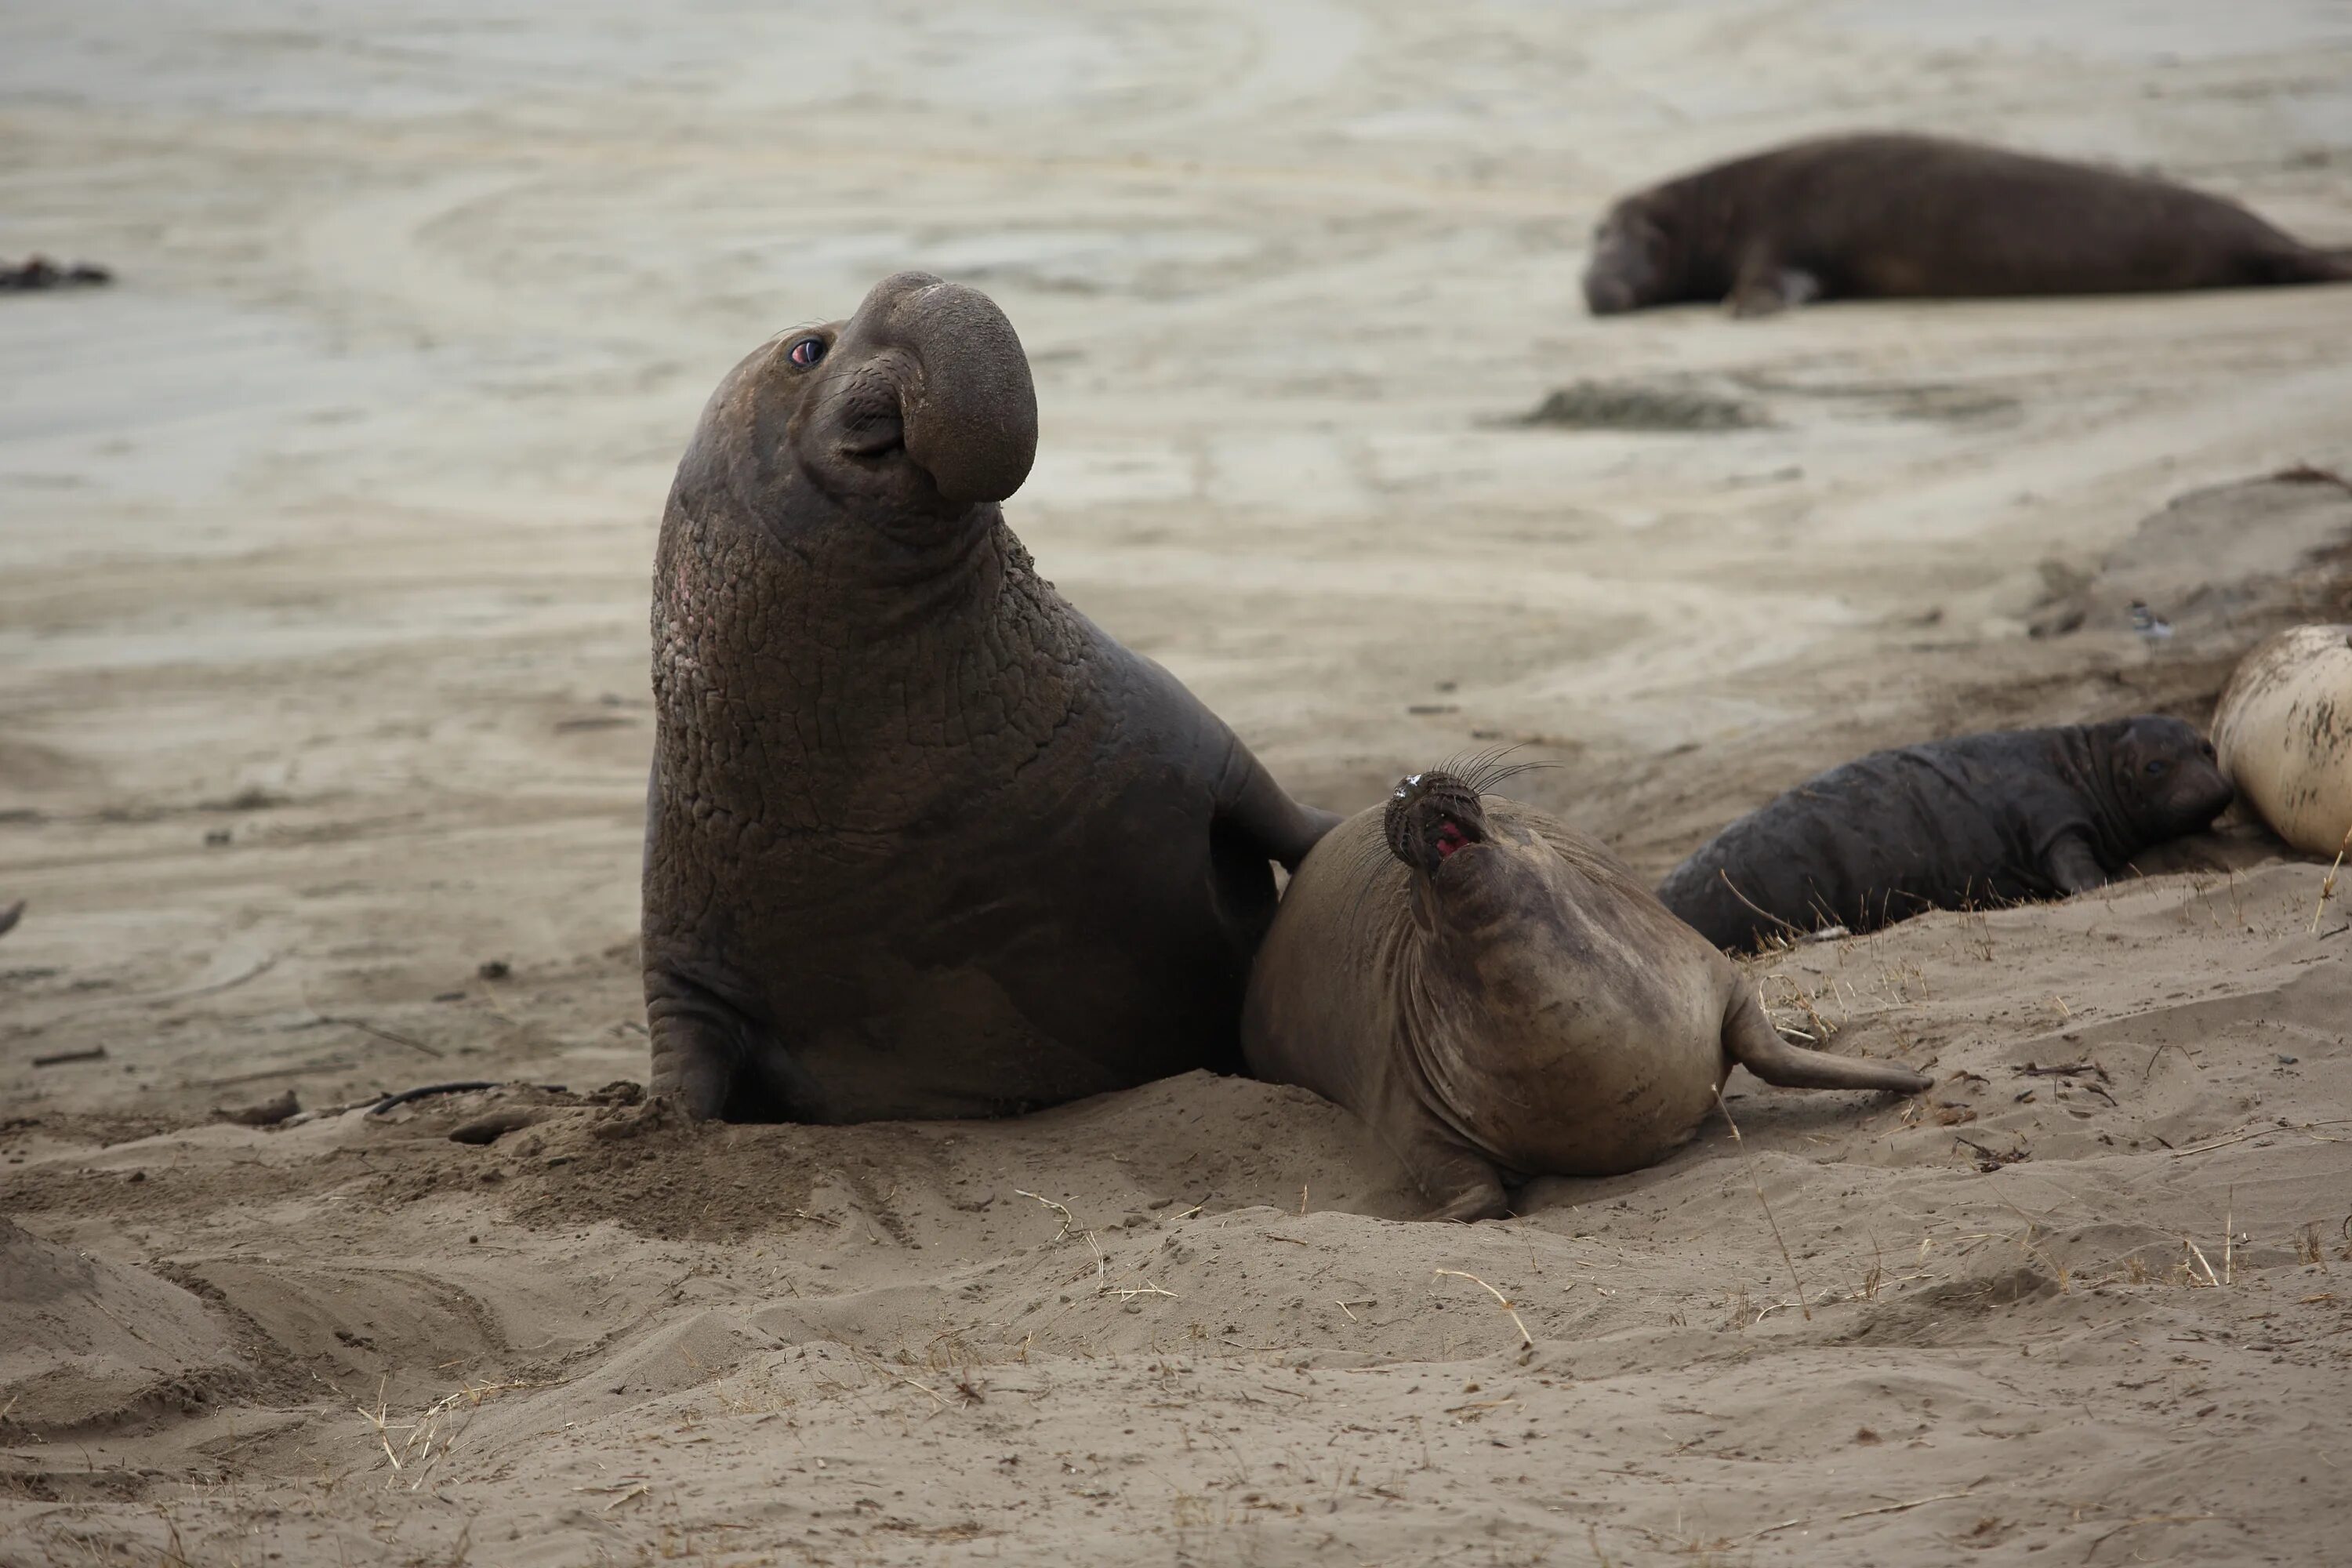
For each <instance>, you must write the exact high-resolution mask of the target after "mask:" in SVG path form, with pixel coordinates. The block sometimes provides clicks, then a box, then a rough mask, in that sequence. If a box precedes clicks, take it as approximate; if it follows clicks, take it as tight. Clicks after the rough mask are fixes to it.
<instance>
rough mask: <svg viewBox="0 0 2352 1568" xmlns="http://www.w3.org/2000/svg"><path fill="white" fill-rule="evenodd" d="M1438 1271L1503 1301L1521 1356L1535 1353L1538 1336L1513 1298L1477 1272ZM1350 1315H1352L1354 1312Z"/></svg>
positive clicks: (1455, 1269)
mask: <svg viewBox="0 0 2352 1568" xmlns="http://www.w3.org/2000/svg"><path fill="white" fill-rule="evenodd" d="M1436 1272H1437V1273H1439V1274H1441V1275H1444V1276H1445V1277H1447V1278H1449V1279H1467V1280H1468V1281H1470V1283H1472V1284H1473V1285H1475V1286H1476V1287H1478V1289H1481V1290H1484V1291H1485V1292H1486V1294H1487V1295H1489V1296H1492V1297H1493V1298H1495V1300H1497V1301H1499V1302H1501V1303H1502V1305H1503V1310H1504V1311H1506V1312H1508V1313H1509V1314H1510V1315H1511V1326H1512V1327H1513V1328H1516V1329H1517V1330H1518V1331H1519V1355H1520V1358H1521V1359H1522V1360H1524V1359H1525V1358H1526V1357H1528V1356H1530V1355H1533V1354H1534V1353H1535V1348H1536V1337H1535V1335H1533V1334H1531V1333H1529V1332H1528V1325H1527V1323H1526V1322H1525V1321H1522V1320H1521V1318H1520V1317H1519V1310H1518V1308H1517V1306H1516V1305H1514V1304H1513V1303H1512V1300H1511V1299H1510V1298H1509V1297H1508V1296H1506V1295H1504V1294H1503V1293H1502V1292H1501V1291H1500V1290H1497V1289H1495V1288H1494V1287H1493V1286H1492V1285H1489V1284H1487V1283H1486V1281H1485V1280H1484V1279H1479V1278H1478V1277H1477V1276H1476V1275H1475V1274H1467V1273H1465V1272H1463V1271H1462V1270H1461V1269H1459V1268H1440V1269H1438V1270H1436ZM1350 1315H1351V1316H1352V1315H1353V1314H1350Z"/></svg>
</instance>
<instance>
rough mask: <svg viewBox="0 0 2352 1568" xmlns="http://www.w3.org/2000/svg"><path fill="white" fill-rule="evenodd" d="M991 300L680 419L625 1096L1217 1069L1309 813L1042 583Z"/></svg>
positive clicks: (929, 1102) (903, 1097) (731, 1114)
mask: <svg viewBox="0 0 2352 1568" xmlns="http://www.w3.org/2000/svg"><path fill="white" fill-rule="evenodd" d="M1036 441H1037V410H1036V400H1035V396H1034V391H1033V389H1032V386H1031V384H1030V378H1029V363H1028V360H1027V358H1026V357H1025V356H1024V353H1023V352H1022V348H1021V343H1020V340H1019V339H1018V338H1017V337H1016V336H1014V334H1013V327H1012V323H1010V322H1009V321H1006V320H1005V319H1004V316H1003V312H1001V311H1000V310H997V308H996V306H995V305H994V304H993V303H992V302H991V301H990V300H988V299H987V297H986V296H984V295H982V294H979V293H976V292H974V291H973V290H971V289H965V288H961V287H959V286H957V285H954V284H950V283H942V282H940V280H939V279H935V278H929V277H926V276H924V275H922V274H920V273H901V274H899V275H898V276H897V277H893V278H889V279H885V280H884V281H882V282H881V283H879V284H877V285H876V286H875V289H874V290H873V292H872V293H870V294H868V295H867V296H866V301H865V303H864V304H862V305H860V306H859V307H858V310H857V313H856V315H855V316H853V317H851V318H850V320H849V321H847V322H846V323H837V324H835V325H831V326H825V327H818V328H813V329H809V330H807V331H794V332H788V333H786V334H784V335H783V336H782V337H779V338H777V339H776V340H774V341H773V342H770V343H768V344H767V345H765V346H764V347H762V348H760V349H758V350H756V351H755V352H753V353H751V356H750V357H748V358H747V359H745V360H744V361H743V362H742V363H740V364H739V365H737V366H736V367H735V369H734V370H733V371H732V372H731V373H730V374H729V375H728V376H727V378H726V380H725V381H723V382H722V383H720V384H719V390H718V391H717V392H716V393H714V394H713V395H712V396H711V399H710V402H709V406H708V407H706V408H705V410H704V411H703V416H702V420H701V424H700V426H699V427H698V429H697V430H696V432H695V435H694V439H693V441H692V444H691V445H690V446H689V447H688V449H687V453H686V456H685V458H684V460H683V461H681V462H680V463H679V465H678V470H677V482H676V484H675V486H674V487H673V489H671V491H670V499H669V506H668V510H667V513H666V514H665V516H664V518H663V520H662V531H661V541H660V544H659V547H658V550H657V552H656V576H655V585H654V612H653V636H654V666H653V677H654V694H655V700H656V726H657V728H656V742H655V761H654V769H653V779H652V786H651V794H650V798H649V801H648V822H647V827H646V860H645V923H644V942H645V974H646V1013H647V1016H648V1021H649V1023H650V1026H651V1029H652V1035H653V1087H654V1089H656V1091H668V1092H675V1093H677V1094H679V1095H681V1096H683V1098H684V1100H685V1103H686V1105H687V1107H688V1110H690V1111H692V1112H693V1113H694V1114H696V1115H698V1116H706V1117H708V1116H724V1117H727V1118H730V1119H739V1120H771V1121H772V1120H793V1121H862V1120H867V1119H872V1118H882V1117H948V1116H971V1115H987V1114H994V1113H1001V1112H1007V1111H1013V1110H1024V1109H1026V1108H1030V1107H1034V1106H1039V1105H1045V1104H1048V1103H1052V1102H1055V1101H1059V1100H1071V1099H1075V1098H1076V1097H1079V1096H1082V1095H1088V1094H1095V1093H1098V1092H1101V1091H1103V1090H1107V1089H1118V1088H1123V1087H1127V1086H1129V1085H1132V1084H1136V1083H1139V1082H1142V1081H1144V1080H1147V1079H1152V1078H1157V1077H1161V1076H1164V1075H1166V1074H1170V1073H1174V1072H1180V1071H1183V1070H1186V1069H1188V1068H1203V1067H1205V1068H1218V1069H1221V1070H1228V1071H1230V1070H1234V1069H1237V1068H1238V1067H1239V1066H1240V1044H1239V1037H1238V1032H1239V1026H1240V1017H1241V1005H1242V994H1243V990H1244V986H1245V985H1246V984H1247V981H1248V975H1249V964H1250V959H1251V956H1252V954H1253V953H1254V952H1255V951H1256V948H1257V944H1258V941H1259V939H1260V937H1261V936H1262V935H1263V933H1264V931H1265V925H1266V922H1267V921H1269V920H1270V919H1271V918H1272V916H1273V913H1274V907H1275V886H1274V874H1273V869H1272V867H1271V865H1270V862H1272V861H1277V860H1278V861H1280V862H1282V863H1283V864H1285V865H1286V866H1294V865H1296V864H1297V863H1298V861H1299V860H1300V859H1301V858H1303V857H1304V856H1305V855H1306V853H1307V849H1308V848H1309V847H1311V846H1312V845H1313V844H1314V842H1315V840H1316V838H1317V837H1318V836H1319V835H1320V834H1321V833H1322V832H1323V831H1324V829H1325V828H1326V827H1328V826H1329V824H1330V823H1331V822H1333V821H1335V820H1337V819H1336V818H1334V817H1331V816H1328V814H1325V813H1319V812H1314V811H1309V810H1307V809H1306V808H1304V807H1302V806H1300V805H1297V803H1295V802H1293V801H1292V800H1291V799H1290V798H1289V797H1288V796H1287V795H1285V794H1284V793H1283V792H1282V790H1281V789H1280V788H1279V787H1278V786H1277V785H1276V784H1275V782H1274V780H1273V779H1272V778H1270V777H1268V776H1267V774H1266V772H1265V769H1264V768H1263V767H1261V766H1260V765H1259V764H1258V762H1257V759H1256V758H1255V757H1254V756H1252V755H1251V754H1250V752H1249V749H1248V748H1247V747H1246V746H1244V745H1243V744H1242V742H1240V741H1239V740H1237V739H1236V738H1235V737H1234V733H1233V731H1230V730H1228V729H1227V728H1226V727H1225V726H1224V725H1223V723H1222V722H1220V721H1219V720H1218V719H1217V717H1216V716H1215V715H1214V714H1213V713H1211V712H1210V711H1209V710H1207V709H1206V708H1204V707H1202V705H1201V703H1200V702H1199V701H1198V700H1196V699H1194V698H1193V697H1192V694H1191V693H1190V692H1188V691H1186V690H1185V689H1184V688H1183V687H1182V686H1181V685H1179V684H1178V683H1177V681H1176V680H1175V679H1174V678H1173V677H1171V675H1169V674H1168V672H1167V671H1165V670H1163V669H1161V668H1160V667H1159V666H1158V665H1156V664H1153V663H1152V662H1151V661H1150V660H1149V659H1146V658H1139V657H1138V656H1137V655H1135V654H1132V653H1130V652H1129V651H1128V650H1127V649H1126V648H1124V647H1120V646H1119V645H1118V643H1116V642H1114V641H1112V640H1111V638H1109V637H1107V636H1105V635H1104V634H1103V633H1102V632H1101V631H1100V630H1098V629H1097V627H1096V626H1094V625H1093V624H1092V623H1090V622H1089V621H1087V618H1086V617H1085V616H1081V615H1079V614H1078V613H1077V612H1076V610H1074V609H1072V608H1071V607H1070V606H1069V605H1067V604H1066V603H1065V602H1064V601H1063V600H1062V599H1061V597H1060V596H1059V595H1056V594H1055V592H1054V589H1053V585H1052V584H1049V583H1046V582H1045V581H1043V580H1042V579H1040V578H1039V577H1038V575H1037V574H1036V571H1035V569H1034V567H1033V566H1032V565H1031V564H1030V560H1029V556H1028V553H1027V552H1025V551H1024V550H1023V549H1022V547H1021V543H1020V542H1019V541H1018V540H1016V539H1015V538H1013V533H1012V531H1011V530H1010V529H1008V528H1007V527H1006V526H1005V523H1004V518H1003V513H1002V512H1001V511H1000V510H998V507H997V504H996V503H997V502H998V501H1000V500H1003V498H1005V497H1006V496H1009V495H1011V494H1012V493H1013V490H1014V489H1017V488H1018V487H1019V486H1020V484H1021V482H1022V480H1023V479H1024V478H1025V477H1026V476H1027V474H1028V472H1029V465H1030V460H1031V458H1033V457H1034V453H1035V450H1036Z"/></svg>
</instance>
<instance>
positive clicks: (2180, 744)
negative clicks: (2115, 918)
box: [1658, 716, 2231, 952]
mask: <svg viewBox="0 0 2352 1568" xmlns="http://www.w3.org/2000/svg"><path fill="white" fill-rule="evenodd" d="M2230 800H2231V789H2230V784H2229V781H2228V780H2226V779H2224V778H2223V777H2222V776H2221V769H2220V768H2218V767H2216V766H2215V765H2214V762H2213V748H2212V747H2211V746H2210V745H2208V744H2207V743H2206V742H2205V741H2204V740H2203V738H2202V737H2200V735H2199V734H2198V733H2197V731H2194V730H2192V729H2190V728H2189V726H2188V725H2186V724H2184V723H2182V722H2181V721H2179V720H2178V719H2162V718H2156V717H2153V716H2147V717H2142V718H2137V719H2116V720H2111V721H2108V722H2106V723H2104V724H2084V725H2068V726H2066V727H2064V728H2062V729H2054V730H2001V731H1993V732H1991V733H1990V734H1983V735H1963V736H1961V737H1959V738H1958V739H1957V740H1951V741H1935V742H1928V743H1927V744H1925V745H1918V746H1903V747H1900V748H1897V749H1895V750H1894V751H1886V752H1871V753H1870V754H1869V755H1868V756H1866V757H1862V758H1859V759H1857V760H1856V761H1853V762H1851V763H1844V764H1843V765H1842V766H1839V767H1834V768H1832V769H1831V770H1830V771H1829V772H1827V773H1822V774H1820V775H1819V776H1817V777H1815V778H1811V779H1808V780H1807V781H1805V782H1804V783H1803V784H1799V785H1798V786H1797V787H1796V788H1794V789H1792V790H1790V791H1789V792H1788V793H1787V794H1786V795H1781V796H1780V798H1779V799H1777V800H1775V801H1773V802H1772V803H1771V804H1770V805H1766V806H1763V807H1761V808H1760V809H1759V810H1756V811H1752V812H1749V813H1748V815H1747V816H1743V817H1741V818H1740V819H1739V820H1738V821H1737V822H1734V823H1733V824H1732V825H1731V826H1728V827H1727V828H1725V829H1724V830H1723V831H1722V832H1720V833H1718V834H1717V835H1716V836H1715V837H1713V838H1712V839H1710V840H1708V841H1707V842H1706V844H1705V845H1702V846H1701V847H1700V848H1699V850H1698V852H1697V853H1696V854H1695V855H1693V856H1692V857H1691V858H1689V859H1687V860H1685V861H1684V862H1683V863H1682V864H1681V865H1679V866H1677V867H1675V868H1674V869H1673V870H1672V871H1670V872H1668V873H1667V875H1666V879H1665V880H1664V881H1663V882H1661V883H1659V884H1658V897H1659V898H1660V899H1662V900H1664V902H1665V906H1666V908H1668V909H1670V910H1674V911H1675V913H1676V914H1678V915H1680V916H1681V917H1682V918H1683V919H1685V920H1686V921H1689V922H1690V923H1691V924H1692V925H1693V926H1695V927H1696V928H1697V929H1698V930H1699V931H1700V932H1701V933H1702V934H1704V935H1705V936H1706V939H1707V940H1708V941H1709V942H1714V943H1716V944H1717V946H1719V947H1726V948H1729V949H1732V950H1733V951H1735V952H1736V951H1739V950H1741V949H1745V948H1749V947H1753V946H1755V945H1757V943H1758V942H1759V941H1761V940H1762V939H1764V938H1766V937H1769V936H1774V935H1785V934H1795V933H1798V932H1803V931H1815V930H1819V929H1821V928H1822V927H1826V926H1833V925H1842V926H1843V927H1845V928H1846V929H1847V930H1848V931H1874V930H1876V929H1877V928H1878V927H1880V926H1884V925H1887V924H1891V923H1892V922H1894V921H1899V920H1903V919H1905V918H1906V917H1908V916H1911V915H1915V914H1917V913H1919V912H1920V911H1921V910H1930V909H1941V910H1958V909H1967V908H1969V907H1970V906H1972V905H1976V904H1987V903H2014V902H2016V901H2018V900H2024V899H2046V898H2053V897H2062V898H2063V897H2064V896H2065V895H2067V894H2070V893H2080V892H2084V891H2087V890H2088V889H2093V888H2098V887H2104V886H2105V884H2106V882H2107V879H2108V878H2109V877H2111V876H2112V875H2114V874H2115V873H2116V872H2119V871H2121V870H2122V869H2123V868H2125V867H2126V866H2127V865H2128V864H2130V862H2131V858H2132V857H2133V856H2135V855H2137V854H2138V853H2139V852H2140V851H2141V850H2143V849H2146V848H2147V847H2150V846H2152V845H2157V844H2161V843H2163V842H2164V841H2165V840H2167V839H2168V838H2178V837H2180V836H2182V835H2183V834H2188V833H2194V832H2197V831H2198V830H2199V829H2200V828H2202V827H2203V826H2205V825H2206V824H2208V823H2210V822H2211V821H2212V820H2213V819H2214V818H2215V817H2216V816H2220V815H2221V812H2222V809H2223V808H2224V807H2226V806H2227V805H2229V804H2230Z"/></svg>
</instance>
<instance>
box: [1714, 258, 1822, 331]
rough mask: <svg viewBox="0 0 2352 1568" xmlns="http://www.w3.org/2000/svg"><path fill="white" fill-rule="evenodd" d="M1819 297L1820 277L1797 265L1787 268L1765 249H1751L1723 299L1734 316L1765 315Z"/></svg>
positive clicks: (1788, 308) (1820, 288)
mask: <svg viewBox="0 0 2352 1568" xmlns="http://www.w3.org/2000/svg"><path fill="white" fill-rule="evenodd" d="M1821 297H1822V280H1821V279H1820V278H1818V277H1816V276H1815V275H1814V274H1812V273H1811V272H1808V271H1806V270H1805V269H1804V268H1801V267H1788V266H1784V265H1782V264H1781V262H1780V258H1778V257H1776V256H1774V255H1773V254H1772V253H1771V252H1769V251H1767V250H1761V249H1759V250H1751V251H1749V252H1748V256H1747V258H1745V259H1744V260H1742V261H1741V262H1740V264H1739V273H1738V276H1737V277H1736V278H1734V279H1732V282H1731V294H1730V297H1729V299H1728V300H1727V303H1728V304H1729V305H1730V307H1731V313H1732V314H1733V315H1735V316H1769V315H1774V314H1777V313H1778V312H1780V311H1781V310H1790V309H1793V308H1794V307H1796V306H1799V305H1809V304H1811V303H1812V301H1814V300H1818V299H1820V298H1821Z"/></svg>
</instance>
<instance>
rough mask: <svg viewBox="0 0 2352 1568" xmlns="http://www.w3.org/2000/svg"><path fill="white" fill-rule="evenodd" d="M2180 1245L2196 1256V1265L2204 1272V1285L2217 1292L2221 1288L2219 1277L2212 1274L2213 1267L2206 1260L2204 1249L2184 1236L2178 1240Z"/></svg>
mask: <svg viewBox="0 0 2352 1568" xmlns="http://www.w3.org/2000/svg"><path fill="white" fill-rule="evenodd" d="M2180 1245H2182V1246H2183V1247H2187V1248H2189V1251H2190V1252H2191V1253H2192V1254H2194V1255H2195V1256H2196V1258H2197V1262H2198V1265H2199V1266H2200V1268H2203V1269H2204V1270H2205V1281H2206V1283H2207V1284H2209V1285H2210V1286H2212V1287H2213V1289H2216V1290H2219V1289H2221V1276H2220V1275H2218V1274H2216V1273H2214V1272H2213V1265H2212V1263H2211V1262H2210V1260H2208V1259H2207V1258H2206V1256H2205V1249H2204V1248H2203V1247H2200V1246H2198V1245H2197V1244H2196V1243H2195V1242H2193V1241H2191V1240H2189V1238H2188V1237H2185V1236H2184V1237H2181V1238H2180Z"/></svg>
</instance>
